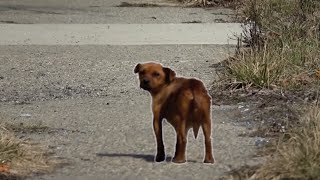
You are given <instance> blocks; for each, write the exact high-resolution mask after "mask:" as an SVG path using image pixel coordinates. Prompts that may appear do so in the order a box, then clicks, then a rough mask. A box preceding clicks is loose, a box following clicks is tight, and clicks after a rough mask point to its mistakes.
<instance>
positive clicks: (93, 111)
mask: <svg viewBox="0 0 320 180" xmlns="http://www.w3.org/2000/svg"><path fill="white" fill-rule="evenodd" d="M48 2H49V3H48V4H46V7H47V8H48V9H56V11H59V12H60V11H61V13H62V14H63V15H60V14H59V13H48V9H46V11H45V12H44V13H42V12H38V11H35V10H32V11H31V10H25V7H29V6H32V9H36V8H37V7H38V6H39V8H40V9H43V7H42V6H44V5H43V4H42V0H24V1H22V0H16V1H12V0H7V1H5V0H4V1H1V2H0V19H1V21H3V22H5V21H6V22H10V21H14V22H22V23H74V22H77V23H82V22H91V23H106V22H108V23H112V22H117V23H128V22H129V23H132V21H134V22H135V23H140V22H144V23H149V22H150V20H149V19H147V20H145V19H143V18H141V16H144V15H142V14H144V13H145V14H147V16H154V15H155V14H157V13H159V14H161V13H160V12H161V11H164V10H168V12H170V11H172V12H173V13H174V14H175V15H176V16H174V17H175V18H170V17H168V15H163V14H162V15H163V16H164V17H166V18H167V21H164V20H163V21H162V20H161V21H159V22H158V23H162V22H165V23H173V22H181V21H185V20H190V17H189V16H191V15H190V12H197V13H199V14H197V16H198V17H199V18H203V19H201V21H203V22H211V20H212V19H214V18H215V17H214V15H212V13H214V12H215V11H214V10H211V11H206V10H202V9H195V8H189V9H188V8H187V9H186V8H177V9H176V10H173V9H172V7H161V8H164V9H162V10H161V8H156V9H153V10H155V11H154V12H153V11H152V12H148V11H150V8H149V9H148V8H133V9H132V11H131V12H129V11H126V10H125V9H121V8H120V7H114V6H115V5H116V4H119V3H117V2H116V1H111V0H110V2H108V3H107V2H106V1H90V2H91V4H93V5H90V6H99V7H100V6H102V5H103V7H104V8H105V9H103V8H102V9H101V10H100V11H99V13H96V14H95V15H94V17H91V16H90V13H89V14H88V12H87V11H85V12H78V13H79V14H77V15H70V14H64V13H69V12H73V10H72V11H71V10H65V9H63V8H62V7H64V6H63V5H64V4H63V3H65V1H62V0H59V1H53V0H52V1H48ZM75 2H78V3H77V4H72V8H75V9H76V8H78V9H81V8H83V9H88V8H89V9H90V7H89V5H88V3H87V2H86V1H84V0H83V1H82V0H78V1H75ZM14 3H16V4H19V5H20V6H18V7H23V8H16V9H14V8H10V7H11V6H14V5H15V4H14ZM96 4H98V5H96ZM70 6H71V5H70ZM8 7H9V8H8ZM69 8H70V7H69ZM108 8H109V9H113V10H112V11H107V9H108ZM56 11H55V12H56ZM116 11H126V13H134V11H139V13H141V14H139V13H138V14H137V16H136V18H134V19H132V16H126V17H117V18H119V19H117V18H113V17H110V18H105V19H102V18H100V17H99V16H100V15H101V16H103V15H104V14H105V13H109V12H116ZM218 11H219V10H218ZM90 12H91V11H90ZM28 13H29V14H28ZM94 13H95V12H94ZM26 14H27V15H28V16H24V15H26ZM98 14H99V15H98ZM188 14H189V15H188ZM210 14H211V15H212V16H213V17H211V16H210ZM140 15H141V16H140ZM62 16H63V17H62ZM209 16H210V17H209ZM105 17H108V16H105ZM78 18H80V19H81V20H80V19H78ZM211 18H212V19H211ZM208 19H210V20H208ZM82 20H83V21H82ZM212 21H214V20H212ZM230 51H231V52H232V51H233V47H230V46H225V45H152V46H150V45H143V46H142V45H140V46H139V45H137V46H109V45H98V46H95V45H81V46H62V45H57V46H25V45H19V46H5V45H3V46H0V62H1V63H0V119H2V120H4V121H8V122H12V123H17V124H19V123H21V122H22V123H24V124H30V125H31V124H41V125H43V126H48V127H49V128H50V129H51V130H52V131H45V132H41V133H26V134H24V136H26V137H30V138H31V139H33V140H35V141H40V142H42V143H43V144H46V145H48V146H50V148H52V150H53V151H54V152H55V153H56V154H57V155H58V156H61V157H64V158H67V159H68V161H69V162H70V165H68V166H65V167H63V168H60V169H57V170H56V171H55V172H53V173H52V174H46V175H41V176H36V177H32V178H31V179H76V178H77V179H81V178H83V179H87V178H88V177H90V178H92V179H106V177H108V179H217V178H218V177H219V176H221V175H223V174H224V173H225V172H226V171H228V170H230V169H231V168H234V167H239V166H241V165H244V164H252V163H256V162H257V159H254V158H253V157H252V155H253V154H254V151H255V146H254V139H253V138H248V137H240V136H239V134H241V133H243V132H244V131H245V130H246V129H245V128H244V127H241V126H237V125H236V124H235V123H233V121H236V120H237V118H240V116H241V111H240V110H239V108H238V106H237V105H234V106H213V108H212V111H213V113H212V114H213V117H212V118H213V127H212V128H213V135H212V137H213V148H214V151H213V152H214V156H215V159H216V163H215V164H214V165H205V164H203V163H202V160H203V138H202V132H200V134H199V136H198V139H197V140H195V139H194V138H193V135H192V134H191V133H189V137H188V151H187V158H188V162H187V163H186V164H183V165H176V164H173V163H171V162H170V158H171V157H172V155H173V153H174V147H175V146H174V143H175V133H174V130H173V128H172V127H171V126H170V125H168V123H166V122H165V123H164V142H165V145H166V152H167V157H168V158H167V162H164V163H154V162H153V158H154V153H155V140H154V136H153V130H152V121H151V118H152V114H151V111H150V97H149V95H148V93H146V92H144V91H142V90H141V89H139V87H138V80H137V77H136V75H135V74H133V68H134V66H135V64H136V63H138V62H145V61H157V62H161V63H163V64H164V65H166V66H169V67H171V68H172V69H174V70H176V72H177V74H178V75H180V76H187V77H197V78H200V79H202V80H203V82H204V83H205V84H206V86H207V87H209V85H210V83H211V82H212V80H213V79H214V78H216V74H215V69H214V68H212V67H211V65H212V64H214V63H217V62H219V61H221V60H223V59H224V58H226V57H227V55H228V52H230ZM213 98H215V97H214V96H213ZM23 114H28V115H30V116H21V115H23Z"/></svg>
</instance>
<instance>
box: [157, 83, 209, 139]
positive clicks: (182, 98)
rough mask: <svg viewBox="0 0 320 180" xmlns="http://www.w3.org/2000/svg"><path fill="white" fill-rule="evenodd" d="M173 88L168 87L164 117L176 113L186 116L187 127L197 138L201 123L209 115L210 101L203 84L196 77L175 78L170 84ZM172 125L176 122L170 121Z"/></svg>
mask: <svg viewBox="0 0 320 180" xmlns="http://www.w3.org/2000/svg"><path fill="white" fill-rule="evenodd" d="M171 86H172V87H174V88H169V91H171V92H169V94H170V95H169V96H168V98H167V102H166V103H165V105H164V106H163V109H164V110H165V112H163V114H164V117H165V118H166V119H167V120H168V119H174V118H172V117H173V116H175V115H176V114H173V113H182V114H180V115H182V116H184V118H187V128H191V127H192V128H193V132H194V136H195V138H197V136H198V131H199V128H200V126H201V123H202V122H203V121H204V120H205V119H206V118H207V117H210V113H209V114H208V112H210V101H211V97H210V96H209V95H208V92H207V90H206V88H205V86H204V84H203V83H202V82H201V81H200V80H197V79H194V78H191V79H186V78H175V80H174V81H173V82H172V84H171ZM170 123H171V124H172V125H173V126H175V123H177V122H174V121H172V122H170Z"/></svg>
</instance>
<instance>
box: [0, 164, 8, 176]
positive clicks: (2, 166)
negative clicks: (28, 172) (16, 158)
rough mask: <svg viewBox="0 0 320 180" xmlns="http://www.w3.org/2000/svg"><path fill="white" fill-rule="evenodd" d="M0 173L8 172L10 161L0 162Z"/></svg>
mask: <svg viewBox="0 0 320 180" xmlns="http://www.w3.org/2000/svg"><path fill="white" fill-rule="evenodd" d="M0 173H7V174H10V163H9V162H5V163H0Z"/></svg>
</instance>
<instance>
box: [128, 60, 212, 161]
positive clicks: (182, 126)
mask: <svg viewBox="0 0 320 180" xmlns="http://www.w3.org/2000/svg"><path fill="white" fill-rule="evenodd" d="M134 73H139V80H140V87H141V88H142V89H144V90H146V91H149V92H150V94H151V96H152V111H153V129H154V133H155V136H156V139H157V155H156V158H155V160H156V161H157V162H160V161H164V160H165V151H164V145H163V140H162V119H163V118H165V119H167V121H168V122H169V123H170V124H171V125H172V126H173V127H174V129H175V130H176V133H177V141H176V151H175V155H174V157H173V159H172V162H175V163H184V162H186V157H185V152H186V144H187V134H188V130H189V129H190V128H193V132H194V136H195V138H197V135H198V131H199V127H200V126H201V127H202V130H203V134H204V139H205V157H204V163H214V159H213V156H212V146H211V118H210V105H211V97H210V96H209V95H208V92H207V90H206V88H205V87H204V85H203V83H202V82H201V81H199V80H197V79H186V78H182V77H176V73H175V72H174V71H173V70H171V69H170V68H167V67H163V66H162V65H161V64H157V63H145V64H137V65H136V67H135V68H134Z"/></svg>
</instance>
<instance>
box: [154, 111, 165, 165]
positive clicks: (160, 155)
mask: <svg viewBox="0 0 320 180" xmlns="http://www.w3.org/2000/svg"><path fill="white" fill-rule="evenodd" d="M153 130H154V134H155V136H156V140H157V155H156V159H155V160H156V162H161V161H164V160H165V151H164V145H163V139H162V119H161V118H160V116H159V114H158V113H154V117H153Z"/></svg>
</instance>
